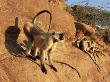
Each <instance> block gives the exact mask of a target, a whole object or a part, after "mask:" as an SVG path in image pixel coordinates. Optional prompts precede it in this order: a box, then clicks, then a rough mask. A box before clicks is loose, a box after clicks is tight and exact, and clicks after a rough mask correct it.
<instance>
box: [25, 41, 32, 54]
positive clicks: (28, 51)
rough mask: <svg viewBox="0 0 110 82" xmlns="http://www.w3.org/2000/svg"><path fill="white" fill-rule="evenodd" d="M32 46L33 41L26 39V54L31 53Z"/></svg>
mask: <svg viewBox="0 0 110 82" xmlns="http://www.w3.org/2000/svg"><path fill="white" fill-rule="evenodd" d="M32 47H33V42H32V41H31V40H28V42H27V46H26V55H27V56H28V55H31V49H32Z"/></svg>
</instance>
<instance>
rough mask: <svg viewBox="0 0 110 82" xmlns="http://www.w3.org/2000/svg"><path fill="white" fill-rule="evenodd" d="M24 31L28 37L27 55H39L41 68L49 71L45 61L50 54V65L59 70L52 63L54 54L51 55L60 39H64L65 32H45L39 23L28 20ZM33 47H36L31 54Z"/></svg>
mask: <svg viewBox="0 0 110 82" xmlns="http://www.w3.org/2000/svg"><path fill="white" fill-rule="evenodd" d="M39 23H40V22H39ZM40 24H41V23H40ZM48 31H49V30H48ZM24 33H25V35H26V36H27V38H28V42H27V47H26V55H28V56H29V55H30V56H33V57H36V56H37V55H38V56H39V57H40V62H41V64H40V66H41V69H42V71H43V72H45V73H47V71H46V69H45V67H44V63H45V58H46V56H48V61H49V65H50V66H51V68H53V69H54V70H55V71H57V70H56V68H55V67H54V66H53V64H52V56H50V53H51V51H53V50H54V48H55V46H56V45H57V43H58V42H59V41H61V40H64V33H61V32H60V33H55V32H53V33H45V32H44V31H43V30H42V29H40V27H39V26H38V25H37V24H34V22H32V23H31V22H28V23H26V24H25V25H24ZM32 49H34V54H33V55H32V54H31V51H32Z"/></svg>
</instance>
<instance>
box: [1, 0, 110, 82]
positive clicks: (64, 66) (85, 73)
mask: <svg viewBox="0 0 110 82" xmlns="http://www.w3.org/2000/svg"><path fill="white" fill-rule="evenodd" d="M57 1H60V0H57ZM59 5H60V6H59ZM61 7H62V5H61V4H58V3H55V2H54V3H53V2H51V3H49V2H48V0H45V1H44V0H0V82H109V80H110V69H109V68H110V57H109V46H106V45H105V44H104V42H103V41H102V40H101V39H100V38H99V37H98V38H97V37H96V38H95V41H97V42H98V43H99V44H100V45H101V46H99V47H100V48H101V47H102V46H103V48H102V49H103V50H102V51H101V52H102V53H105V55H106V56H103V55H102V54H100V53H98V55H99V58H96V63H97V64H98V66H99V67H100V69H98V67H97V66H96V65H95V64H94V63H93V61H92V60H91V59H90V57H89V56H88V55H87V54H86V53H84V52H83V51H81V50H80V49H78V48H76V47H72V45H71V41H72V40H73V38H74V37H75V33H76V28H77V27H75V24H74V18H73V17H72V16H71V15H70V14H69V13H68V12H66V11H65V10H64V9H62V8H61ZM43 9H48V10H50V11H51V13H52V25H51V29H50V31H51V32H52V31H63V32H65V34H66V41H65V43H59V45H58V47H57V49H56V50H55V51H54V52H53V53H52V55H53V58H54V60H55V61H57V62H54V66H55V67H56V68H57V70H58V72H55V71H54V70H52V69H51V68H50V67H49V65H48V62H46V69H47V72H48V73H47V74H44V73H43V72H42V71H41V69H40V67H39V64H40V62H39V60H37V61H31V60H30V59H28V58H26V57H25V55H24V50H25V47H24V46H23V44H24V40H26V37H25V35H24V33H23V25H24V24H25V23H26V22H27V21H31V20H32V18H33V17H34V15H35V14H36V12H39V11H40V10H43ZM16 16H18V18H19V22H18V25H19V26H18V27H19V28H16V27H15V18H16ZM38 20H40V21H42V22H43V24H44V26H45V27H44V28H41V29H43V30H44V31H46V32H47V30H48V25H49V22H48V21H49V15H48V14H42V15H41V16H39V18H38ZM87 30H88V29H87ZM79 36H80V35H79ZM91 56H92V55H91Z"/></svg>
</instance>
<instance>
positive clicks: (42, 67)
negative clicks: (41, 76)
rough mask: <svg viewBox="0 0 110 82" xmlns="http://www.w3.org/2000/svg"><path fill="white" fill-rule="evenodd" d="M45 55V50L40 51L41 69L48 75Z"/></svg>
mask: <svg viewBox="0 0 110 82" xmlns="http://www.w3.org/2000/svg"><path fill="white" fill-rule="evenodd" d="M45 55H46V51H45V50H40V63H41V64H40V67H41V70H42V72H43V73H45V74H47V70H46V68H45V66H44V63H45Z"/></svg>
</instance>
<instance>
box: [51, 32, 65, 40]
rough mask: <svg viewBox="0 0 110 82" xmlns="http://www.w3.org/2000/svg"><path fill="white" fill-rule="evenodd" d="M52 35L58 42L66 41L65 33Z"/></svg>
mask: <svg viewBox="0 0 110 82" xmlns="http://www.w3.org/2000/svg"><path fill="white" fill-rule="evenodd" d="M52 35H53V38H54V39H55V40H56V41H61V40H64V33H63V32H62V33H61V32H60V33H55V32H53V33H52Z"/></svg>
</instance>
